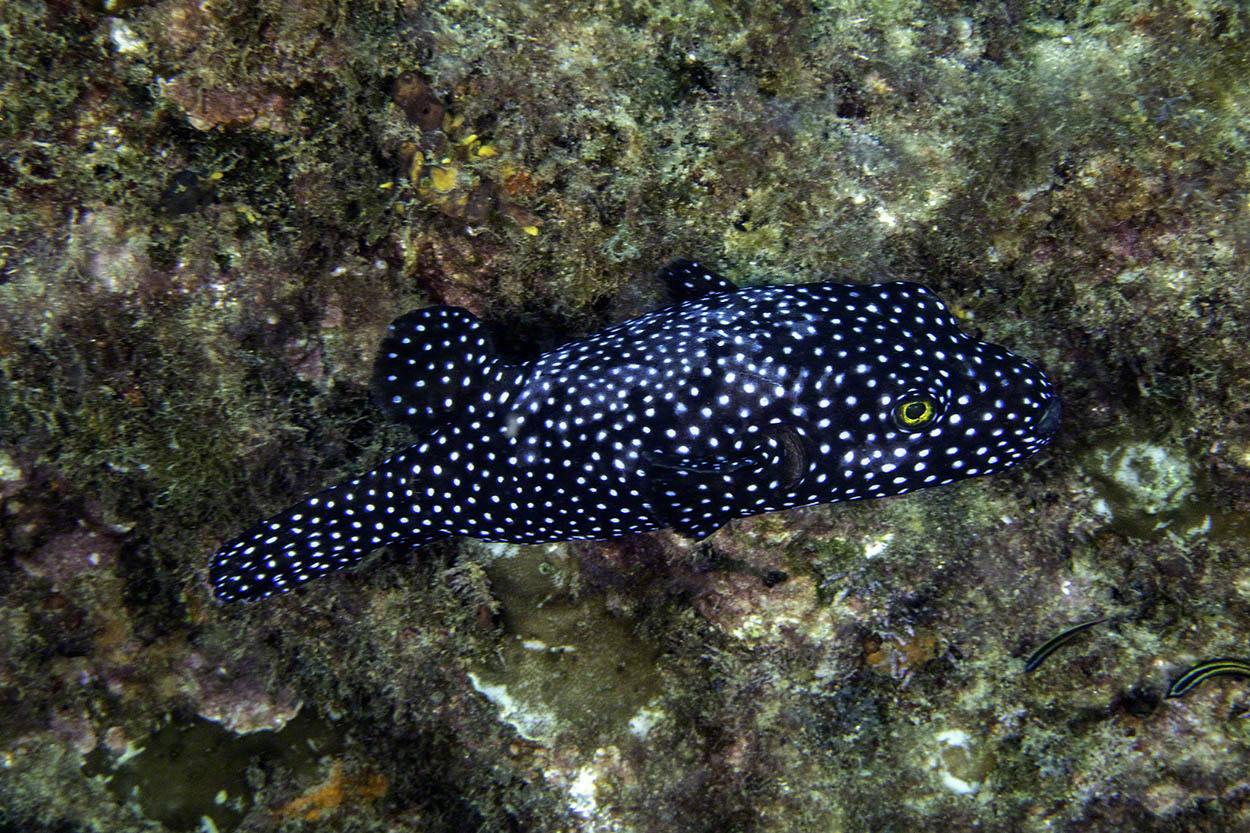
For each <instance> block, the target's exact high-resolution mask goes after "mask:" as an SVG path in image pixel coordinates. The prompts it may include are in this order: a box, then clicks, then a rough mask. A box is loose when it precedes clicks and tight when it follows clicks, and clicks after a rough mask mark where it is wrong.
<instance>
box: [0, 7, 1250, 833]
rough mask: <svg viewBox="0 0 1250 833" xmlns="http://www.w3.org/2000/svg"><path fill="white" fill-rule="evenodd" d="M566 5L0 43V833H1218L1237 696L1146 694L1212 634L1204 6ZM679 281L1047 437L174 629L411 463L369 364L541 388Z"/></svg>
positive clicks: (1220, 436)
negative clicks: (838, 312)
mask: <svg viewBox="0 0 1250 833" xmlns="http://www.w3.org/2000/svg"><path fill="white" fill-rule="evenodd" d="M592 5H593V8H588V7H587V4H574V3H566V2H555V3H541V4H540V3H533V2H530V0H495V2H487V3H466V2H462V0H400V1H399V2H396V3H324V2H318V1H317V0H314V1H313V2H298V3H297V2H288V1H287V0H259V2H243V1H242V0H221V2H217V0H214V2H212V3H207V2H200V1H199V0H108V2H100V0H93V1H91V2H81V3H71V2H66V1H65V0H11V2H5V3H3V4H0V564H2V566H3V572H2V573H0V578H2V580H0V714H3V718H0V827H4V828H5V829H9V828H12V829H23V830H40V829H46V830H77V829H94V830H135V829H148V830H171V831H183V830H200V829H218V830H229V829H238V830H270V829H278V828H282V829H287V830H292V829H336V830H337V829H344V830H360V831H366V830H413V831H417V830H420V831H457V830H466V829H467V830H476V829H489V830H498V831H522V830H524V831H585V833H590V832H591V831H638V833H649V831H671V830H682V831H692V832H693V833H697V831H703V830H707V831H712V830H715V831H743V832H744V833H746V832H747V831H791V830H835V831H836V830H867V829H871V830H877V831H909V832H916V833H923V831H950V830H968V829H977V830H982V831H1003V832H1004V833H1007V832H1008V831H1010V832H1011V833H1016V831H1026V832H1027V831H1043V830H1047V831H1053V830H1060V831H1072V832H1073V833H1076V832H1077V831H1082V832H1083V831H1113V830H1114V831H1120V830H1140V831H1156V830H1157V831H1164V830H1180V829H1183V830H1187V831H1213V832H1214V831H1226V830H1243V829H1248V828H1250V792H1247V789H1246V786H1245V778H1244V761H1245V760H1246V756H1247V754H1250V737H1247V733H1246V729H1245V719H1246V714H1247V712H1248V711H1250V687H1248V686H1247V683H1246V681H1245V680H1243V679H1239V678H1234V677H1217V678H1213V679H1211V680H1208V681H1207V682H1205V683H1204V684H1203V685H1201V686H1199V687H1196V688H1195V689H1193V690H1192V691H1190V692H1189V693H1187V694H1186V695H1185V696H1183V697H1179V698H1175V699H1165V698H1164V697H1163V694H1164V693H1165V692H1166V691H1167V688H1168V685H1169V683H1170V682H1171V680H1172V679H1173V678H1174V677H1175V676H1177V675H1178V674H1179V673H1180V672H1181V671H1182V670H1184V669H1185V668H1187V667H1189V666H1190V665H1192V664H1193V663H1195V662H1198V661H1201V660H1204V659H1209V658H1212V657H1219V656H1245V655H1246V653H1247V649H1246V647H1245V646H1246V644H1247V643H1246V635H1247V633H1248V632H1250V604H1248V601H1250V562H1248V561H1247V559H1246V557H1245V555H1244V553H1245V552H1246V551H1247V544H1248V543H1250V523H1248V522H1247V521H1246V518H1247V516H1248V515H1250V408H1248V407H1247V402H1250V377H1248V376H1247V374H1246V372H1245V369H1246V367H1247V366H1250V346H1248V345H1250V317H1248V316H1247V314H1246V310H1247V309H1250V278H1248V277H1247V275H1250V202H1248V201H1247V199H1246V194H1247V192H1248V191H1250V174H1248V171H1250V164H1247V163H1248V161H1250V146H1248V145H1250V143H1248V140H1247V134H1246V128H1245V126H1246V124H1247V123H1250V63H1247V61H1246V59H1245V58H1246V50H1245V45H1244V44H1245V42H1246V38H1247V37H1250V12H1248V11H1247V10H1246V8H1245V5H1244V4H1242V3H1238V2H1234V0H1206V2H1201V3H1198V2H1185V0H1160V2H1155V3H1148V4H1146V3H1136V2H1130V0H1112V1H1111V2H1093V1H1092V0H1046V1H1045V2H1042V0H1010V1H1009V2H1005V3H1003V2H991V1H990V0H969V1H968V2H961V3H956V2H949V0H941V1H940V2H920V0H890V2H885V0H853V1H852V2H849V3H815V4H803V3H795V2H790V0H776V2H769V1H768V0H766V1H765V2H754V3H745V2H672V0H668V1H667V2H666V1H665V0H657V2H652V3H631V2H620V3H600V4H592ZM676 256H692V257H698V258H700V259H701V260H704V261H707V262H709V263H714V264H716V265H717V266H719V267H720V268H721V269H722V270H723V271H724V272H725V273H726V274H727V275H728V276H729V277H731V278H732V279H734V280H735V281H736V282H738V283H740V284H748V283H762V282H796V281H813V280H820V279H827V278H834V279H839V280H846V281H854V282H867V281H874V280H882V279H898V278H902V279H910V280H916V281H919V282H922V283H925V284H927V285H929V286H931V287H932V288H933V289H934V290H936V291H937V292H938V293H939V294H941V295H942V297H943V298H944V299H945V300H946V301H947V302H948V303H949V304H950V305H951V307H952V309H953V310H954V311H956V313H957V315H958V316H959V317H960V319H961V321H962V323H963V326H964V327H966V328H967V329H969V330H971V331H974V332H976V333H977V334H978V335H981V336H984V337H985V338H987V339H988V340H990V341H993V342H996V343H1000V344H1003V345H1005V346H1007V347H1009V348H1010V349H1012V350H1013V351H1015V352H1018V353H1019V354H1021V355H1023V356H1026V357H1030V358H1036V359H1037V360H1038V362H1039V364H1041V365H1042V366H1043V367H1045V368H1046V369H1047V371H1048V373H1049V374H1050V375H1051V376H1052V377H1053V378H1054V379H1055V380H1056V382H1057V384H1058V385H1059V388H1060V391H1061V395H1062V396H1063V399H1064V404H1065V416H1064V419H1065V424H1064V427H1063V429H1062V431H1061V434H1060V436H1059V439H1058V441H1057V442H1056V444H1055V445H1054V446H1053V447H1052V448H1051V449H1050V450H1048V451H1047V452H1045V453H1044V454H1042V455H1040V456H1039V457H1038V458H1036V459H1035V460H1032V461H1030V462H1029V463H1028V464H1027V465H1024V466H1022V467H1021V468H1019V469H1017V470H1014V471H1013V472H1010V473H1007V474H1004V475H1000V476H996V477H993V478H986V479H979V480H973V481H967V482H963V483H960V484H957V485H953V486H951V487H948V488H943V489H937V490H931V491H927V492H921V493H917V494H914V495H910V496H906V497H901V498H896V499H889V500H885V501H877V502H867V503H853V504H837V505H832V506H818V507H809V508H805V509H798V510H793V511H790V512H786V513H778V514H774V515H765V516H760V517H755V518H749V519H745V520H743V521H739V522H735V523H733V524H731V525H730V526H729V527H727V528H726V529H723V530H722V531H720V532H719V533H717V534H716V535H714V536H712V537H711V538H710V539H708V540H707V541H704V542H699V543H691V542H687V541H683V540H681V539H679V538H677V537H675V536H673V535H671V534H669V533H666V532H660V533H654V534H650V535H642V536H635V537H631V538H624V539H619V540H614V541H605V542H577V543H569V544H563V545H556V546H551V547H495V546H489V545H483V544H479V543H476V542H471V541H451V542H447V543H442V544H439V545H436V546H431V547H427V548H424V549H423V550H421V551H420V552H416V553H410V552H389V551H387V552H383V553H381V554H379V555H378V556H376V557H375V558H373V559H372V563H370V564H368V565H365V566H363V567H362V568H361V569H359V570H357V571H355V572H353V573H350V574H345V575H343V576H340V577H336V578H334V579H327V580H324V581H319V582H315V583H313V584H311V585H309V586H308V587H307V588H305V589H302V590H300V591H298V592H296V593H293V594H291V595H289V596H286V597H283V598H279V599H273V600H270V602H267V603H265V604H261V605H255V606H249V607H229V608H221V607H217V606H215V605H213V604H211V603H210V602H209V597H208V594H207V590H206V588H205V587H204V584H203V572H204V563H205V558H206V557H207V555H208V554H209V553H210V552H211V551H213V550H214V549H215V548H216V546H218V545H219V544H220V543H221V541H222V539H223V538H226V537H229V536H231V535H233V534H235V533H237V532H238V531H239V530H241V529H242V528H244V527H246V526H248V525H249V524H250V523H252V522H253V521H255V520H256V519H257V518H259V517H262V516H264V515H265V514H266V513H267V512H268V511H270V510H275V509H278V508H281V507H282V506H283V505H285V504H287V503H288V502H290V501H292V500H293V499H295V498H296V497H298V496H299V495H302V494H304V493H306V492H308V491H311V490H312V489H314V488H316V487H318V486H320V485H322V484H326V483H329V482H332V481H336V480H339V479H341V478H342V477H343V476H344V475H346V474H347V473H349V472H355V471H360V470H363V469H365V468H366V467H368V466H369V465H370V464H372V463H374V462H376V461H378V460H379V459H381V457H382V456H383V455H385V454H386V453H387V452H388V451H391V450H394V449H397V448H399V447H401V446H402V445H403V444H404V443H405V442H406V441H408V440H409V439H410V437H409V436H408V434H407V432H406V431H405V430H403V429H400V428H396V427H394V426H386V425H384V424H382V421H381V420H380V418H379V416H378V414H377V412H376V411H375V410H374V409H373V408H372V406H371V405H370V404H369V393H368V390H367V388H366V386H367V381H368V379H369V373H370V364H371V358H372V354H373V351H374V349H375V347H376V344H377V342H378V340H379V338H380V336H381V334H382V332H383V330H384V328H385V326H386V324H387V322H388V321H389V320H390V319H391V318H392V317H394V316H396V315H398V314H400V313H402V312H404V311H406V310H408V309H410V308H413V307H416V306H421V305H425V304H430V303H453V304H458V305H461V306H465V307H467V308H469V309H471V310H473V311H474V312H475V313H477V314H479V315H480V316H481V317H483V318H484V319H485V320H487V321H488V322H489V323H490V324H491V325H492V327H493V328H494V329H495V331H496V332H497V333H498V338H499V342H500V346H501V349H503V350H505V351H508V352H510V353H511V354H515V355H518V356H521V355H532V354H533V353H534V352H536V351H539V350H541V349H544V348H548V347H551V346H554V345H556V344H558V343H560V342H561V341H564V340H565V339H567V338H568V337H570V336H572V335H577V334H581V333H584V332H588V331H591V330H593V329H596V328H598V327H600V326H603V325H605V324H607V323H610V322H612V321H616V320H620V319H622V318H624V317H626V316H628V315H630V314H633V313H636V312H638V311H640V310H644V309H647V308H649V307H653V306H656V305H658V304H660V303H663V298H662V291H661V290H660V288H659V287H658V286H657V285H656V284H655V283H654V282H653V281H652V280H651V279H650V275H651V273H653V272H654V271H655V270H657V269H658V268H659V267H660V266H662V265H663V264H664V263H665V262H666V261H667V260H669V259H671V258H673V257H676ZM1096 617H1106V621H1104V622H1103V623H1102V624H1100V625H1099V626H1098V627H1097V628H1093V629H1090V630H1089V631H1087V632H1086V633H1084V634H1083V635H1082V637H1081V638H1080V639H1079V640H1073V641H1072V642H1070V643H1068V644H1065V645H1064V646H1063V647H1061V648H1060V649H1058V650H1057V651H1056V652H1055V653H1054V654H1053V655H1052V656H1050V657H1049V658H1048V659H1047V660H1046V662H1045V663H1044V664H1043V665H1042V666H1041V667H1039V668H1038V669H1037V670H1035V671H1033V672H1032V673H1028V674H1025V673H1024V671H1023V665H1024V660H1025V658H1026V657H1028V656H1029V654H1030V652H1031V651H1033V650H1034V649H1035V648H1037V647H1038V646H1039V645H1042V644H1043V643H1044V642H1045V641H1046V640H1047V639H1049V638H1051V637H1052V636H1054V635H1055V634H1058V633H1060V632H1062V631H1063V630H1065V629H1066V628H1068V627H1070V626H1072V625H1075V624H1077V623H1080V622H1085V621H1088V620H1090V619H1093V618H1096Z"/></svg>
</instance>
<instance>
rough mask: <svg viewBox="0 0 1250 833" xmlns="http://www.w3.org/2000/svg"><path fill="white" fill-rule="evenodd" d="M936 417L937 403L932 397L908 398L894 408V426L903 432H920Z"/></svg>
mask: <svg viewBox="0 0 1250 833" xmlns="http://www.w3.org/2000/svg"><path fill="white" fill-rule="evenodd" d="M937 415H938V411H937V402H936V401H934V399H933V397H931V396H909V397H907V398H906V399H904V400H902V401H901V402H899V403H898V405H896V406H895V407H894V424H895V425H897V426H898V427H899V428H901V429H903V430H904V431H920V430H921V429H923V428H924V427H925V426H926V425H928V424H929V423H931V422H933V420H934V419H936V418H937Z"/></svg>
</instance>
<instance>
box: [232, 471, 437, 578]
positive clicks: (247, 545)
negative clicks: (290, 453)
mask: <svg viewBox="0 0 1250 833" xmlns="http://www.w3.org/2000/svg"><path fill="white" fill-rule="evenodd" d="M404 489H405V485H404V483H403V482H402V481H401V479H400V478H399V477H398V476H397V475H396V466H395V465H394V464H393V461H390V460H388V461H387V462H385V463H383V464H382V465H380V466H378V467H377V468H376V469H373V470H372V471H370V472H368V473H366V474H364V475H362V476H360V477H358V478H356V479H355V480H349V481H347V482H346V483H341V484H339V485H338V486H334V487H333V488H329V489H325V490H324V491H321V492H318V493H317V494H315V495H312V496H311V497H308V498H305V499H304V500H303V501H301V502H299V503H297V504H295V505H294V506H292V507H290V508H288V509H286V510H285V511H283V512H280V513H279V514H277V515H274V516H273V517H271V518H269V519H268V520H265V521H262V522H261V523H258V524H256V525H255V526H253V527H251V528H250V529H248V530H247V531H245V532H244V533H243V534H241V535H239V536H238V537H237V538H235V539H233V540H232V541H230V542H229V543H227V544H226V545H225V546H223V547H222V548H221V549H220V550H218V551H217V552H216V553H214V554H213V556H212V558H211V559H210V560H209V569H208V574H209V581H210V583H211V585H212V589H213V595H214V596H215V597H216V598H217V599H219V600H220V601H223V602H232V601H254V600H257V599H263V598H266V597H268V596H272V595H275V594H278V593H284V592H286V591H288V590H290V589H291V588H293V587H295V586H296V585H299V584H303V583H304V582H306V581H310V580H312V579H314V578H317V577H319V576H322V575H325V574H326V573H331V572H334V571H335V570H341V569H344V568H346V567H350V566H352V565H353V564H355V563H356V562H358V561H360V560H361V559H362V558H364V557H365V556H366V555H368V554H369V553H370V552H372V551H373V550H375V549H377V548H379V547H382V546H385V545H387V544H402V545H404V546H416V545H418V544H423V543H427V542H429V541H434V540H437V539H439V538H443V537H446V535H447V533H446V532H444V531H442V529H440V528H438V527H437V526H436V525H434V524H433V523H432V522H431V521H430V520H429V519H428V518H426V519H422V518H414V517H411V515H412V514H413V512H411V511H408V510H416V509H417V508H418V507H416V506H406V502H405V501H404V499H403V498H404V494H403V491H404Z"/></svg>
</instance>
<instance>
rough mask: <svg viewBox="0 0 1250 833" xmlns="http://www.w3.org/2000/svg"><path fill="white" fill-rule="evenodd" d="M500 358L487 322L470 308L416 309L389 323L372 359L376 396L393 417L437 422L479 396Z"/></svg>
mask: <svg viewBox="0 0 1250 833" xmlns="http://www.w3.org/2000/svg"><path fill="white" fill-rule="evenodd" d="M501 364H502V362H501V360H500V359H499V358H498V356H497V355H496V354H495V346H494V342H493V340H492V339H491V336H490V333H489V332H488V331H487V329H486V326H485V325H484V324H482V322H481V321H479V320H478V319H477V318H476V317H475V316H474V315H473V314H472V313H470V312H469V311H468V310H464V309H460V308H459V307H427V308H426V309H418V310H413V311H412V312H409V313H406V314H404V315H402V316H400V317H399V318H396V319H395V320H394V321H393V322H391V325H390V327H389V328H387V333H386V338H385V339H383V341H382V346H381V347H380V348H379V349H378V356H377V359H376V360H375V361H374V365H373V381H372V392H373V398H374V401H375V402H376V403H377V405H378V407H379V408H381V409H382V412H383V413H385V414H386V416H387V418H388V419H390V420H392V421H393V422H400V423H404V424H406V425H409V426H411V427H413V428H418V429H427V428H433V427H437V426H438V425H439V424H442V423H444V422H445V421H446V419H447V417H448V416H449V415H450V414H453V413H459V412H460V410H461V408H462V407H464V405H465V403H466V402H472V401H478V400H480V399H481V398H482V395H483V393H484V392H486V391H487V390H488V388H489V386H490V385H491V384H492V383H493V381H494V379H495V378H496V376H497V374H498V371H499V369H500V365H501Z"/></svg>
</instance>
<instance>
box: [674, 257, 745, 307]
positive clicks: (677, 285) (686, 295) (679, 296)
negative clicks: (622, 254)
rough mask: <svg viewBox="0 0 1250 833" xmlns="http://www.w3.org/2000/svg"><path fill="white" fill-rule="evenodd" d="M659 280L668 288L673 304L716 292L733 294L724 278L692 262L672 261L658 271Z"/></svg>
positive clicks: (734, 287)
mask: <svg viewBox="0 0 1250 833" xmlns="http://www.w3.org/2000/svg"><path fill="white" fill-rule="evenodd" d="M660 279H661V280H663V281H664V283H665V284H666V285H667V286H668V291H669V294H671V295H672V296H673V301H674V303H678V304H683V303H685V302H686V301H693V300H695V299H697V298H702V297H703V296H705V295H712V294H714V293H717V292H735V291H737V289H738V287H736V286H734V285H733V284H732V283H730V282H729V281H728V280H726V279H725V278H722V277H721V276H720V275H718V274H716V273H715V272H713V271H712V270H710V269H707V268H705V267H704V266H703V265H702V264H701V263H699V262H697V261H694V260H685V259H682V260H674V261H673V262H672V263H670V264H669V265H668V266H665V267H664V268H663V269H662V270H661V271H660Z"/></svg>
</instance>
